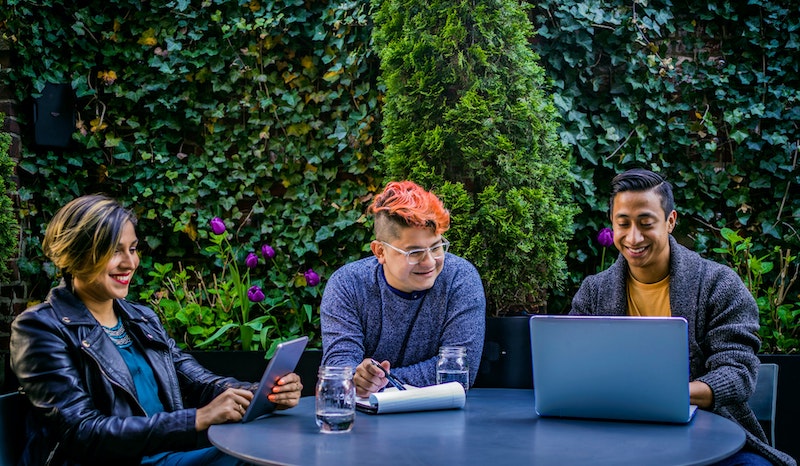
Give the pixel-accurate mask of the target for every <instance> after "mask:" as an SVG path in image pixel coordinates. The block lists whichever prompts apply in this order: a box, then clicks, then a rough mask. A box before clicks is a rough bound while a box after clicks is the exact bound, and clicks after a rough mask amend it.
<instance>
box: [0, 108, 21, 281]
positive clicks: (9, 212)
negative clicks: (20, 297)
mask: <svg viewBox="0 0 800 466" xmlns="http://www.w3.org/2000/svg"><path fill="white" fill-rule="evenodd" d="M4 117H5V115H3V114H2V113H0V121H2V120H3V118H4ZM10 146H11V135H10V134H8V133H3V132H0V280H4V279H6V278H8V276H9V275H10V270H9V267H8V260H6V258H10V257H14V256H16V255H17V244H18V243H19V222H18V221H17V218H16V216H15V215H14V209H13V206H12V203H11V199H10V198H9V197H8V196H7V195H6V193H7V192H8V191H9V190H11V189H12V186H10V185H9V181H10V180H11V175H12V174H13V173H14V161H13V160H11V158H10V157H9V156H8V149H9V147H10Z"/></svg>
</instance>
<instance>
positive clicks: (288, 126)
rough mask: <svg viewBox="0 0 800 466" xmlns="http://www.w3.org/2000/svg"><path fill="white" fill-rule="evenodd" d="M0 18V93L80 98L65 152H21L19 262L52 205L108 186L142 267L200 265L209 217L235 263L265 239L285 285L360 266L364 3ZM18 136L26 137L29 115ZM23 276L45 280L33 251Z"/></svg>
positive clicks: (38, 5) (47, 9)
mask: <svg viewBox="0 0 800 466" xmlns="http://www.w3.org/2000/svg"><path fill="white" fill-rule="evenodd" d="M7 5H8V6H7V7H4V8H3V13H2V15H3V17H4V18H3V19H4V20H5V21H6V24H5V26H6V28H7V34H8V35H9V36H10V38H11V40H12V44H16V46H14V51H15V53H16V57H15V67H14V68H13V69H12V70H11V71H10V72H9V73H8V74H7V75H5V76H4V77H3V78H4V80H5V82H6V83H9V84H12V85H13V86H14V88H15V90H16V93H17V95H18V97H19V99H20V100H21V101H23V102H25V103H26V104H27V103H30V102H31V98H36V97H39V95H40V93H41V92H42V90H43V89H44V87H45V85H46V83H68V84H70V85H71V87H72V88H73V89H74V91H75V97H76V102H77V103H76V112H77V115H76V120H77V127H78V131H77V132H76V133H75V135H74V138H73V139H74V140H73V141H72V143H71V144H70V146H69V147H67V148H59V149H52V148H46V147H38V146H36V145H34V144H32V142H31V139H32V136H33V135H32V134H29V135H27V137H26V139H25V143H24V146H23V153H22V160H21V162H20V164H19V167H18V173H19V176H20V184H21V187H20V192H19V195H20V199H21V202H22V205H21V210H20V214H21V215H20V216H21V218H22V219H23V223H24V225H23V227H24V230H25V240H26V241H28V242H29V243H30V244H28V247H27V248H26V251H29V252H30V253H32V254H36V253H38V252H39V248H38V245H39V238H40V237H41V236H42V233H43V229H44V226H45V225H46V222H47V220H48V219H49V218H50V217H51V216H52V215H53V213H54V212H55V210H56V209H57V208H58V207H59V206H61V205H63V204H64V203H65V202H67V201H68V200H70V199H72V198H73V197H76V196H78V195H81V194H85V193H89V192H95V191H103V192H106V193H109V194H111V195H113V196H115V197H117V198H119V199H120V200H122V201H123V202H124V203H125V204H127V205H130V206H132V207H133V208H134V209H135V211H136V213H137V214H138V217H139V219H140V223H139V228H138V230H139V235H140V239H141V240H142V241H141V243H140V244H141V245H142V249H143V258H144V261H143V270H149V269H152V266H151V264H150V261H155V262H162V263H163V262H178V261H181V262H183V263H184V265H186V263H189V264H193V263H196V262H204V261H205V262H208V260H204V259H201V257H200V255H201V254H203V250H204V248H205V246H207V245H208V244H209V243H208V241H207V232H208V222H209V220H210V219H211V218H212V217H213V216H219V217H222V218H223V219H224V220H225V222H226V223H227V225H228V228H229V231H231V232H232V233H233V241H234V243H235V244H236V245H237V246H239V245H241V244H245V247H243V248H241V254H242V255H244V254H246V253H247V252H249V251H251V250H253V251H255V250H260V247H261V245H262V244H264V243H267V244H270V245H271V246H272V247H273V248H275V250H277V251H278V252H279V254H282V255H283V256H289V257H290V258H291V260H290V261H288V262H289V263H288V264H287V270H285V271H283V272H284V273H285V274H287V275H289V276H290V277H302V273H303V272H304V271H306V270H307V269H309V268H313V269H314V270H315V271H316V272H317V273H318V274H319V275H320V276H322V277H325V276H327V275H328V274H329V273H330V271H331V270H332V269H333V268H335V267H337V266H339V265H341V264H342V263H344V262H346V261H348V260H352V259H354V258H357V257H360V256H361V255H362V251H363V247H364V243H365V242H366V241H367V240H368V235H369V233H368V231H367V230H366V229H365V228H363V225H362V224H363V223H364V221H365V219H364V218H363V210H364V202H366V201H368V200H369V197H370V193H371V192H373V191H374V190H375V189H377V188H378V186H376V182H375V181H374V180H373V179H372V176H373V175H372V167H373V164H374V158H373V155H372V152H373V139H374V134H375V133H376V131H377V128H378V120H377V118H378V112H377V108H378V104H379V98H380V93H379V91H378V89H377V87H376V85H375V78H376V72H377V66H376V64H375V59H374V57H373V55H372V53H371V49H370V46H369V42H370V32H371V30H370V27H369V17H368V14H367V11H366V5H364V4H359V3H336V2H331V3H329V2H303V1H286V2H263V3H259V2H257V1H253V2H237V1H210V0H209V1H204V2H202V3H201V2H186V1H172V2H143V3H139V2H128V1H123V2H117V1H110V2H78V3H75V2H62V1H58V0H55V1H46V2H30V1H13V0H12V1H9V2H7ZM23 118H24V117H23ZM23 124H24V125H25V126H26V127H28V128H30V127H32V126H33V121H32V116H31V115H30V113H28V114H27V119H24V120H23ZM248 245H249V247H248ZM242 258H243V256H242ZM19 265H20V267H21V269H22V271H23V273H26V274H28V275H30V276H34V277H35V276H37V274H38V273H39V272H40V270H42V268H43V267H44V268H45V270H46V268H47V264H46V263H44V262H43V258H42V257H40V256H35V255H34V256H32V257H22V258H20V260H19ZM48 272H49V276H50V277H52V276H53V271H48ZM145 275H146V274H144V273H143V274H139V280H140V284H141V280H143V277H145ZM43 281H44V283H43V284H42V286H40V287H38V288H37V289H35V290H34V291H33V295H34V296H32V298H33V299H42V298H43V297H44V293H46V290H47V288H48V287H49V286H50V282H49V280H46V279H45V280H43ZM297 293H298V294H302V291H297ZM305 297H306V296H300V298H305ZM298 301H302V299H298ZM311 304H314V303H311Z"/></svg>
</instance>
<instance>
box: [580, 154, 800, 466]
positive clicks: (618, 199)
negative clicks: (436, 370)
mask: <svg viewBox="0 0 800 466" xmlns="http://www.w3.org/2000/svg"><path fill="white" fill-rule="evenodd" d="M609 207H610V209H609V210H610V216H611V222H612V228H613V231H614V246H616V248H617V249H618V250H619V251H620V255H619V257H618V259H617V261H616V262H615V263H614V264H613V265H611V267H609V268H608V270H605V271H603V272H601V273H599V274H597V275H592V276H590V277H587V278H586V280H585V281H584V282H583V283H582V285H581V287H580V289H579V290H578V292H577V293H576V294H575V296H574V298H573V300H572V310H571V311H570V314H575V315H630V316H675V317H683V318H684V319H686V321H687V322H688V323H689V359H690V361H689V367H690V372H691V382H690V383H689V394H690V398H691V403H692V404H696V405H698V406H699V407H700V408H703V409H707V410H710V411H713V412H715V413H717V414H719V415H721V416H724V417H726V418H728V419H731V420H733V421H735V422H736V423H738V424H739V425H741V426H742V427H743V428H744V430H745V432H746V436H747V439H746V442H745V446H744V447H743V448H742V449H741V450H740V451H739V452H738V453H736V454H735V455H734V456H732V457H730V458H728V459H726V460H723V461H722V462H720V463H719V464H720V465H726V466H728V465H770V464H776V465H777V464H781V465H796V462H795V460H794V459H792V458H791V457H790V456H789V455H787V454H785V453H783V452H780V451H778V450H776V449H774V448H772V447H771V446H769V445H768V443H767V438H766V436H765V435H764V431H763V430H762V429H761V426H760V425H759V423H758V421H757V420H756V417H755V415H754V414H753V412H752V410H751V409H750V407H749V405H748V404H747V399H748V398H749V397H750V394H751V393H752V392H753V389H754V388H755V381H756V375H757V373H758V365H759V360H758V357H757V356H756V352H757V351H758V349H759V347H760V340H759V337H758V328H759V323H758V307H757V306H756V303H755V300H754V299H753V297H752V295H751V294H750V292H749V291H748V290H747V288H746V287H745V286H744V284H743V283H742V280H741V279H740V278H739V276H738V275H736V273H735V272H734V271H733V270H732V269H730V268H729V267H726V266H724V265H722V264H718V263H716V262H713V261H711V260H708V259H704V258H702V257H700V255H698V254H697V253H695V252H693V251H690V250H689V249H687V248H685V247H683V246H681V245H680V244H678V242H677V241H676V240H675V238H673V237H672V234H671V233H672V230H673V228H674V227H675V222H676V220H677V217H678V214H677V212H676V211H675V208H674V200H673V196H672V188H671V187H670V184H669V183H668V182H667V181H666V180H664V178H662V177H661V176H660V175H658V174H656V173H653V172H651V171H648V170H642V169H633V170H628V171H626V172H625V173H622V174H620V175H617V176H616V177H615V178H614V180H613V181H612V193H611V200H610V203H609Z"/></svg>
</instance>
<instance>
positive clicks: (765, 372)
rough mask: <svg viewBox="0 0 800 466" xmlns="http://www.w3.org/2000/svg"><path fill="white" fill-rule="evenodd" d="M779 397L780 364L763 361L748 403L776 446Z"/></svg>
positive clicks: (770, 440) (771, 443)
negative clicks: (776, 417)
mask: <svg viewBox="0 0 800 466" xmlns="http://www.w3.org/2000/svg"><path fill="white" fill-rule="evenodd" d="M777 399H778V365H777V364H774V363H762V364H761V365H760V366H759V368H758V378H757V379H756V389H755V390H754V391H753V394H752V395H750V399H749V400H748V404H749V405H750V409H752V410H753V413H755V415H756V419H758V422H760V423H761V426H762V427H764V432H766V433H767V436H768V440H769V443H770V445H772V446H773V447H774V446H775V414H776V412H777Z"/></svg>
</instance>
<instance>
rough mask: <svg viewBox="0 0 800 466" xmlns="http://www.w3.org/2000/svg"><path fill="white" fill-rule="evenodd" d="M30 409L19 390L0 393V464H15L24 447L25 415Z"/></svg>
mask: <svg viewBox="0 0 800 466" xmlns="http://www.w3.org/2000/svg"><path fill="white" fill-rule="evenodd" d="M30 409H31V404H30V402H29V401H28V398H27V397H26V396H25V395H23V394H22V393H19V392H13V393H7V394H5V395H0V466H12V465H15V464H17V462H18V461H19V458H20V456H21V455H22V450H23V448H24V447H25V417H26V416H27V414H28V411H30Z"/></svg>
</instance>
